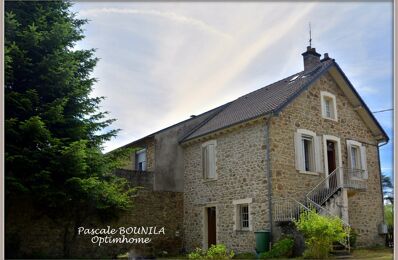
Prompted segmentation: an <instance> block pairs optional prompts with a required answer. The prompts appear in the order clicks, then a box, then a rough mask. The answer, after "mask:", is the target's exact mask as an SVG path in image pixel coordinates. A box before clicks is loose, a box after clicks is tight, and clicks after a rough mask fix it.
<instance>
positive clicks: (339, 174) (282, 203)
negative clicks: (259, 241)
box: [273, 167, 367, 258]
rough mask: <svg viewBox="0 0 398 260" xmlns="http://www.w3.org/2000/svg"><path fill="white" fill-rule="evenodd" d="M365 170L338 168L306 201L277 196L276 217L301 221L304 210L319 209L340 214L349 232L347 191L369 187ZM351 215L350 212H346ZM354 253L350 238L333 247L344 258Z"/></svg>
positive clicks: (330, 214)
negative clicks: (345, 199)
mask: <svg viewBox="0 0 398 260" xmlns="http://www.w3.org/2000/svg"><path fill="white" fill-rule="evenodd" d="M364 174H365V172H364V171H363V170H360V169H348V168H342V167H339V168H336V169H335V170H334V171H333V172H331V173H330V174H329V175H328V176H327V177H325V178H324V179H322V180H321V181H320V182H319V183H318V184H317V185H315V187H313V188H312V190H310V191H309V192H308V193H307V194H306V195H305V198H304V200H303V201H299V200H297V199H294V198H291V197H283V198H275V199H273V219H274V221H275V222H286V221H293V220H298V218H299V216H300V214H301V213H303V212H306V211H309V210H311V209H315V210H316V211H317V212H318V213H319V214H321V215H326V216H337V217H338V218H339V219H340V220H341V222H342V224H343V226H344V227H345V228H346V230H347V231H349V230H350V225H349V223H348V220H347V217H345V216H344V214H343V211H342V208H344V205H343V204H344V203H343V202H344V201H343V192H344V189H345V190H346V191H350V192H351V194H352V193H354V192H355V191H358V190H366V188H367V184H366V180H365V178H364V176H365V175H364ZM346 214H347V213H346ZM347 233H349V232H347ZM344 251H345V253H346V254H347V253H348V254H349V252H350V240H349V237H347V239H344V241H339V243H338V245H335V246H334V247H333V250H332V253H335V254H336V255H339V256H340V257H339V258H344V256H346V255H345V254H344Z"/></svg>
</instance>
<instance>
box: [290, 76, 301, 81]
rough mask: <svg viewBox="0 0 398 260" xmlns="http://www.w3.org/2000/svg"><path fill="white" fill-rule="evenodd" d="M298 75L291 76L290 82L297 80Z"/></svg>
mask: <svg viewBox="0 0 398 260" xmlns="http://www.w3.org/2000/svg"><path fill="white" fill-rule="evenodd" d="M298 76H299V75H296V76H294V77H293V78H291V79H290V80H289V81H290V82H292V81H295V80H296V79H297V78H298Z"/></svg>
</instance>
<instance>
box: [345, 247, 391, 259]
mask: <svg viewBox="0 0 398 260" xmlns="http://www.w3.org/2000/svg"><path fill="white" fill-rule="evenodd" d="M352 258H353V259H379V260H390V259H393V249H392V248H377V249H355V250H353V252H352Z"/></svg>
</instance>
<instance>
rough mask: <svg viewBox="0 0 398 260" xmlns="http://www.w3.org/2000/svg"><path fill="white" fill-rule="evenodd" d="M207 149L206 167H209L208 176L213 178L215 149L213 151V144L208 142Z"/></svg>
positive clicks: (214, 172)
mask: <svg viewBox="0 0 398 260" xmlns="http://www.w3.org/2000/svg"><path fill="white" fill-rule="evenodd" d="M207 149H208V161H209V162H208V169H209V175H208V178H210V179H214V178H215V177H216V151H215V145H214V144H209V145H208V146H207Z"/></svg>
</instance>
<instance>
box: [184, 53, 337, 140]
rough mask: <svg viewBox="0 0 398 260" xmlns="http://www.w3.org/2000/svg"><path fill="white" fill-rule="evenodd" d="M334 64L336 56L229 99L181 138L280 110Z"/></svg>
mask: <svg viewBox="0 0 398 260" xmlns="http://www.w3.org/2000/svg"><path fill="white" fill-rule="evenodd" d="M333 64H334V60H333V59H327V60H323V61H322V63H321V64H320V65H318V66H316V67H313V68H311V69H308V70H304V71H301V72H299V73H296V74H293V75H291V76H289V77H286V78H284V79H282V80H280V81H277V82H275V83H272V84H270V85H268V86H265V87H263V88H260V89H258V90H256V91H253V92H251V93H249V94H246V95H244V96H242V97H240V98H238V99H236V100H234V101H232V102H230V103H229V104H228V105H226V106H225V107H224V108H223V109H221V110H220V111H219V112H218V113H217V114H216V115H214V116H213V117H212V118H210V119H209V120H208V121H206V122H205V123H204V124H201V125H199V126H198V127H197V128H196V129H194V131H191V132H190V133H188V134H187V135H186V136H185V137H184V138H182V139H181V142H184V141H188V140H190V139H193V138H196V137H200V136H203V135H206V134H209V133H211V132H214V131H217V130H220V129H223V128H226V127H229V126H232V125H235V124H238V123H241V122H244V121H248V120H250V119H254V118H257V117H259V116H262V115H266V114H269V113H271V112H278V111H279V110H280V109H282V108H283V107H284V105H285V104H287V103H289V101H290V100H291V99H293V98H294V97H296V96H297V95H298V94H299V93H300V92H301V91H302V90H303V89H305V88H306V87H307V86H309V85H310V84H311V83H312V82H313V81H314V80H316V79H317V78H318V77H319V76H320V75H321V74H323V73H324V72H325V71H326V70H328V68H329V67H330V66H331V65H333Z"/></svg>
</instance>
